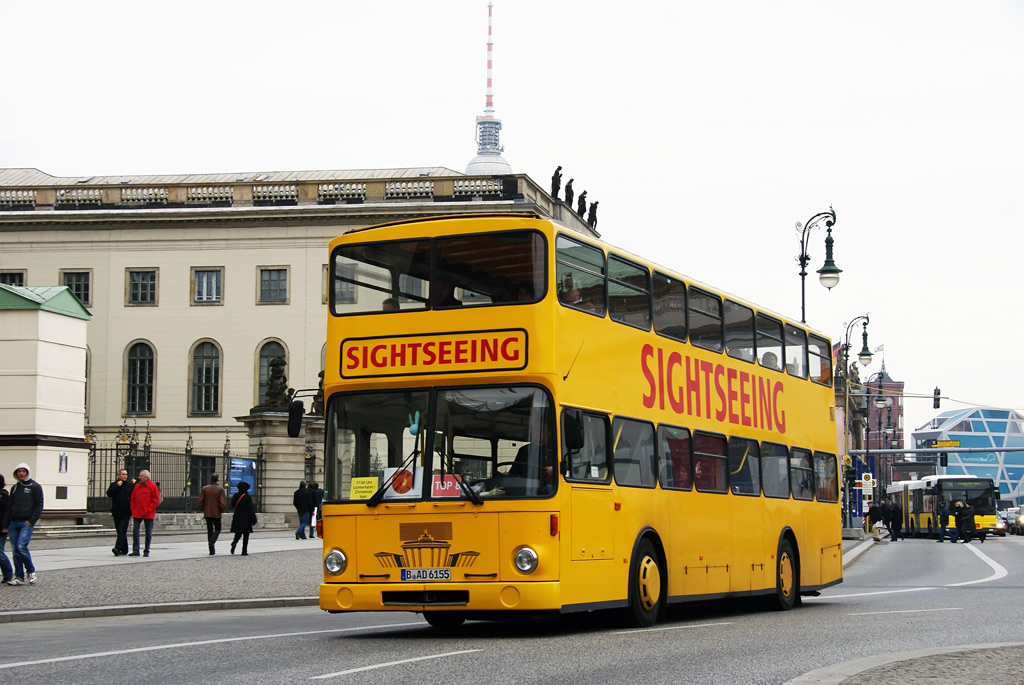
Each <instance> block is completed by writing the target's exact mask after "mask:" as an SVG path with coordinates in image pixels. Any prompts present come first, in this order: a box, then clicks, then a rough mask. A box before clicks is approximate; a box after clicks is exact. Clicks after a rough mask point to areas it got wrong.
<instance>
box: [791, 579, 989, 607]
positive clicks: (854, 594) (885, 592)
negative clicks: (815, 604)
mask: <svg viewBox="0 0 1024 685" xmlns="http://www.w3.org/2000/svg"><path fill="white" fill-rule="evenodd" d="M972 582H973V581H972ZM941 589H942V588H940V587H908V588H905V589H903V590H879V591H877V592H851V593H850V594H848V595H820V596H818V597H804V598H803V601H805V602H806V601H807V600H809V599H848V598H850V597H870V596H871V595H897V594H900V593H903V592H921V591H922V590H941Z"/></svg>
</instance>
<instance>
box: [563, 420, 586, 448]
mask: <svg viewBox="0 0 1024 685" xmlns="http://www.w3.org/2000/svg"><path fill="white" fill-rule="evenodd" d="M562 438H563V439H564V440H565V448H566V450H567V451H569V452H576V451H578V450H579V449H580V448H582V447H583V424H582V423H581V422H580V414H579V412H578V411H570V410H566V411H565V412H563V413H562Z"/></svg>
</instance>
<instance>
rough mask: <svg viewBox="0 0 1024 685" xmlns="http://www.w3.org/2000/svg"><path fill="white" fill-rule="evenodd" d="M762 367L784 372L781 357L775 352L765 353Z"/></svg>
mask: <svg viewBox="0 0 1024 685" xmlns="http://www.w3.org/2000/svg"><path fill="white" fill-rule="evenodd" d="M761 366H763V367H765V368H766V369H774V370H776V371H782V367H781V366H779V357H778V355H777V354H775V353H774V352H765V353H764V354H762V355H761Z"/></svg>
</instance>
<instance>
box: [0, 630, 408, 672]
mask: <svg viewBox="0 0 1024 685" xmlns="http://www.w3.org/2000/svg"><path fill="white" fill-rule="evenodd" d="M421 625H423V624H422V622H420V621H412V622H409V623H386V624H383V625H376V626H360V627H358V628H334V629H332V630H305V631H302V632H299V633H276V634H274V635H247V636H245V637H224V638H218V639H216V640H197V641H195V642H173V643H171V644H166V645H151V646H149V647H134V648H132V649H116V650H113V651H109V652H93V653H91V654H77V655H74V656H59V657H54V658H52V659H38V660H36V661H19V662H17V663H11V664H0V669H7V668H19V667H21V666H39V665H42V664H58V663H60V662H62V661H81V660H84V659H100V658H102V657H107V656H120V655H122V654H138V653H140V652H157V651H160V650H162V649H179V648H182V647H199V646H202V645H217V644H223V643H225V642H242V641H244V640H275V639H277V638H282V637H301V636H304V635H322V634H324V633H351V632H354V631H357V630H358V631H365V630H367V629H373V628H405V627H407V626H421Z"/></svg>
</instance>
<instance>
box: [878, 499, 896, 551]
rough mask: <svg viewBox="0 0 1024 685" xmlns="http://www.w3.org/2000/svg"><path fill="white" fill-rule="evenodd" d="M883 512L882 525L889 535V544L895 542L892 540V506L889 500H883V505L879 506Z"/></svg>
mask: <svg viewBox="0 0 1024 685" xmlns="http://www.w3.org/2000/svg"><path fill="white" fill-rule="evenodd" d="M878 506H879V508H880V509H881V510H882V525H883V526H885V532H887V533H888V534H889V542H893V539H892V527H891V526H892V505H891V504H890V503H889V500H887V499H883V500H882V503H881V504H880V505H878Z"/></svg>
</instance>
